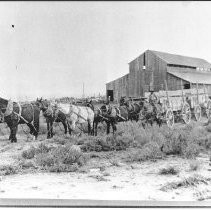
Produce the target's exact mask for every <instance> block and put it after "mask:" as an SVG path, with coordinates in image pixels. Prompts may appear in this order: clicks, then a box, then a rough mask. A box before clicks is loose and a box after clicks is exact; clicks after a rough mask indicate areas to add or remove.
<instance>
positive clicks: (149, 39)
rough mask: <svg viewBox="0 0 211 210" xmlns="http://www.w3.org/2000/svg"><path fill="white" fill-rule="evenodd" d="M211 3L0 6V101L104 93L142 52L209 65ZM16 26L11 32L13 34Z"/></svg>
mask: <svg viewBox="0 0 211 210" xmlns="http://www.w3.org/2000/svg"><path fill="white" fill-rule="evenodd" d="M210 11H211V2H199V1H198V2H180V1H178V2H166V1H164V2H153V1H150V2H138V1H134V2H131V1H128V2H126V1H123V2H121V1H117V2H103V1H101V2H91V1H90V2H77V1H76V2H67V1H66V2H65V1H64V2H55V1H52V2H50V1H47V2H41V1H40V2H0V87H1V88H0V97H3V98H6V99H9V98H10V99H12V100H25V99H28V100H34V99H36V98H37V97H44V98H49V97H63V96H68V97H71V96H74V97H80V96H82V94H83V83H84V93H85V96H91V95H94V94H95V95H98V94H99V93H100V94H105V92H106V86H105V84H106V82H109V81H112V80H114V79H117V78H118V77H121V76H123V75H125V74H127V73H128V72H129V66H128V63H129V62H130V61H132V60H133V59H134V58H136V57H138V56H139V55H140V54H142V53H143V52H144V51H145V50H147V49H150V50H157V51H161V52H168V53H173V54H180V55H186V56H191V57H198V58H203V59H205V60H207V61H208V62H211V27H210V23H211V12H210ZM12 25H14V27H12Z"/></svg>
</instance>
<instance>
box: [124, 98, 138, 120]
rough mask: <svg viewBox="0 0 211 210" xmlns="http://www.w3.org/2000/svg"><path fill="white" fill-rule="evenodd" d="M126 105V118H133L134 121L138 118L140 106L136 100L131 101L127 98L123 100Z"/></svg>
mask: <svg viewBox="0 0 211 210" xmlns="http://www.w3.org/2000/svg"><path fill="white" fill-rule="evenodd" d="M122 105H125V106H126V107H127V110H128V119H129V120H131V121H132V120H135V121H136V122H137V121H138V120H139V113H140V111H141V106H140V105H139V104H138V103H136V102H131V101H130V100H127V101H125V102H124V104H121V106H122Z"/></svg>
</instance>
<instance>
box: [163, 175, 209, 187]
mask: <svg viewBox="0 0 211 210" xmlns="http://www.w3.org/2000/svg"><path fill="white" fill-rule="evenodd" d="M210 181H211V178H205V177H203V176H200V175H193V176H190V177H188V178H184V179H182V180H180V181H177V182H169V183H167V184H165V185H164V186H163V187H161V189H160V190H162V191H168V190H173V189H178V188H181V187H190V186H197V185H199V184H205V185H208V184H209V182H210Z"/></svg>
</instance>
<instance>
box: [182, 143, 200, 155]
mask: <svg viewBox="0 0 211 210" xmlns="http://www.w3.org/2000/svg"><path fill="white" fill-rule="evenodd" d="M200 150H201V149H200V147H199V145H197V144H195V143H193V142H190V143H189V144H188V145H187V147H185V148H184V149H183V154H184V156H185V157H186V158H195V157H196V156H197V155H198V154H199V152H200Z"/></svg>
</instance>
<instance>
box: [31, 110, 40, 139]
mask: <svg viewBox="0 0 211 210" xmlns="http://www.w3.org/2000/svg"><path fill="white" fill-rule="evenodd" d="M34 114H35V115H34V123H33V125H34V128H33V129H34V136H35V140H37V137H38V134H39V128H40V111H39V110H35V113H34Z"/></svg>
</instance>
